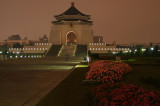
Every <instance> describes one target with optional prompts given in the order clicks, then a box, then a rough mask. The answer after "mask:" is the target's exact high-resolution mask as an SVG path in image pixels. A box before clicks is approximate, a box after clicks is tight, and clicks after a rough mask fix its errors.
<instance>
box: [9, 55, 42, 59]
mask: <svg viewBox="0 0 160 106" xmlns="http://www.w3.org/2000/svg"><path fill="white" fill-rule="evenodd" d="M14 57H15V58H18V57H20V58H30V57H31V58H41V57H42V56H41V55H37V56H35V55H32V56H10V58H14Z"/></svg>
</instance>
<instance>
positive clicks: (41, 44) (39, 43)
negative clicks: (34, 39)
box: [35, 43, 52, 45]
mask: <svg viewBox="0 0 160 106" xmlns="http://www.w3.org/2000/svg"><path fill="white" fill-rule="evenodd" d="M35 45H52V44H51V43H35Z"/></svg>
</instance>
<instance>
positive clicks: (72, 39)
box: [66, 31, 77, 44]
mask: <svg viewBox="0 0 160 106" xmlns="http://www.w3.org/2000/svg"><path fill="white" fill-rule="evenodd" d="M76 42H77V38H76V34H75V32H73V31H70V32H68V33H67V35H66V43H67V44H72V43H73V44H76Z"/></svg>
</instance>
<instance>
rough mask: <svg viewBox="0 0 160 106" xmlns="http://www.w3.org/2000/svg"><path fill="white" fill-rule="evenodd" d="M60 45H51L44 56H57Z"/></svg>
mask: <svg viewBox="0 0 160 106" xmlns="http://www.w3.org/2000/svg"><path fill="white" fill-rule="evenodd" d="M61 47H62V45H52V47H51V48H50V50H49V51H48V53H47V55H46V56H58V53H59V51H60V49H61Z"/></svg>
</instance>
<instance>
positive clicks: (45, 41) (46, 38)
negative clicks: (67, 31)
mask: <svg viewBox="0 0 160 106" xmlns="http://www.w3.org/2000/svg"><path fill="white" fill-rule="evenodd" d="M39 43H48V37H47V35H44V36H43V37H40V38H39Z"/></svg>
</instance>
